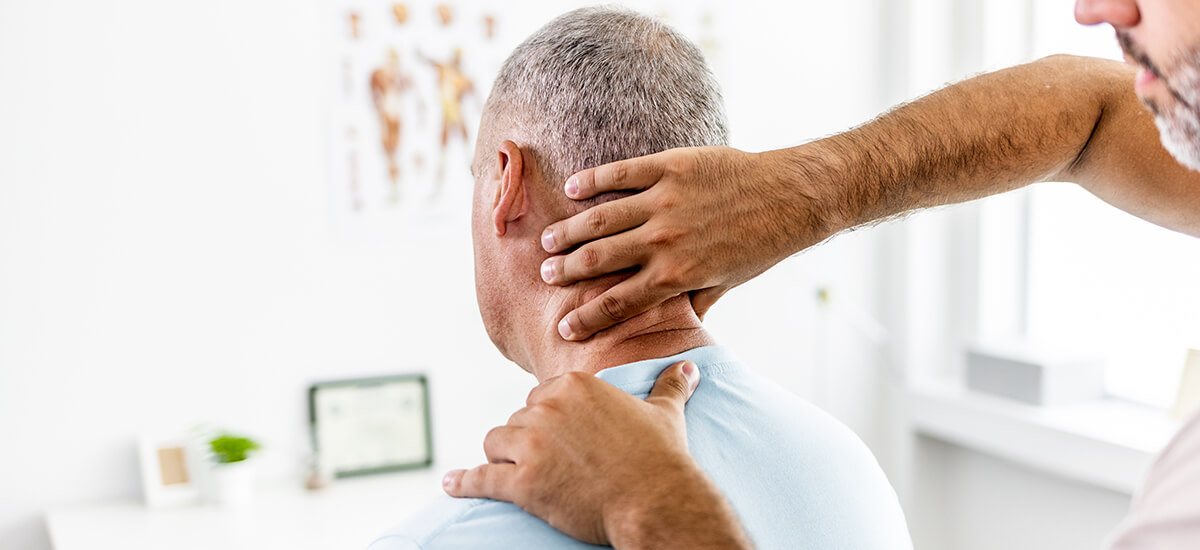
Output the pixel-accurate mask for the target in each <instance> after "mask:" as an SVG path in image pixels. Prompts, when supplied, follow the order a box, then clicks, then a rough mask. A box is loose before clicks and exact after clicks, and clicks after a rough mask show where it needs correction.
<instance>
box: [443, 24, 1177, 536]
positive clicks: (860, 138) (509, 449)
mask: <svg viewBox="0 0 1200 550" xmlns="http://www.w3.org/2000/svg"><path fill="white" fill-rule="evenodd" d="M1075 17H1076V19H1077V20H1078V21H1079V22H1080V23H1083V24H1087V25H1091V24H1099V23H1108V24H1110V25H1111V26H1112V27H1113V28H1114V29H1115V30H1116V33H1117V38H1118V40H1119V41H1120V43H1121V46H1122V48H1123V49H1124V50H1125V54H1126V57H1127V59H1128V60H1129V61H1130V64H1129V65H1132V66H1129V65H1123V64H1120V63H1115V62H1107V61H1102V60H1098V59H1087V58H1075V57H1064V56H1056V57H1051V58H1047V59H1043V60H1039V61H1037V62H1034V63H1029V64H1027V65H1021V66H1018V67H1013V68H1010V69H1006V70H1003V71H998V72H995V73H989V74H985V75H982V76H979V77H976V78H972V79H969V80H966V81H963V82H961V83H958V84H955V85H952V86H949V87H947V88H945V89H943V90H940V91H938V92H936V93H933V94H930V95H928V96H926V97H924V98H921V99H918V100H916V101H913V102H911V103H909V104H907V105H903V106H901V107H898V108H896V109H895V110H893V111H891V112H889V113H887V114H884V115H882V116H880V117H879V118H877V119H876V120H874V121H872V122H870V123H868V124H864V125H863V126H861V127H858V128H855V129H853V130H849V131H847V132H845V133H842V134H838V135H835V136H831V137H829V138H826V139H822V140H818V141H815V142H812V143H809V144H805V145H801V146H798V147H795V148H791V149H783V150H779V151H771V152H767V153H762V154H747V153H742V152H740V151H736V150H733V149H729V148H712V147H710V148H705V149H680V150H676V151H668V152H665V153H659V154H656V155H652V156H650V157H647V158H641V159H632V160H627V161H622V162H619V163H617V164H613V165H607V166H602V167H599V168H596V169H587V170H584V171H582V172H580V173H579V174H576V175H575V176H573V177H571V178H569V179H568V180H567V181H566V185H565V191H566V194H567V195H569V196H571V197H576V198H587V197H589V196H591V195H592V194H594V193H596V192H603V191H610V190H612V189H645V191H643V192H642V193H640V194H638V195H636V196H634V197H630V198H625V199H622V200H619V201H613V202H610V203H607V204H603V205H600V206H598V207H597V208H595V209H593V210H591V211H589V212H586V213H582V214H579V215H576V216H574V217H573V218H571V219H569V220H566V221H564V222H560V223H556V224H554V225H553V226H551V227H548V228H547V230H546V232H545V234H544V235H543V244H544V246H545V248H546V250H548V251H551V252H555V253H558V252H569V254H567V255H566V256H565V257H558V256H556V257H552V258H549V259H547V262H546V263H547V264H548V265H547V266H546V268H545V269H544V270H543V272H544V273H546V274H548V276H547V277H546V281H547V282H549V283H553V284H568V283H571V282H573V281H575V280H579V279H583V278H587V277H590V276H595V275H603V274H605V273H607V272H610V271H615V270H625V269H631V268H639V270H638V276H637V277H636V278H633V279H629V280H628V281H625V282H624V283H623V284H622V285H618V286H616V287H613V288H611V289H609V290H608V291H606V292H605V293H604V294H602V295H600V296H598V297H597V299H595V300H593V301H591V302H589V303H587V304H584V305H583V306H582V307H580V308H577V309H576V310H574V311H572V312H569V313H568V314H567V315H566V316H564V318H563V319H562V321H561V323H560V324H559V325H558V327H559V331H560V334H561V335H562V337H563V338H564V339H566V340H573V341H574V340H584V339H586V338H587V337H589V336H590V335H592V334H593V333H596V332H597V331H599V330H601V329H604V328H605V327H608V326H610V325H612V324H614V323H617V322H620V321H622V320H624V319H626V318H629V317H631V316H633V315H636V314H637V313H639V312H640V311H642V310H643V309H644V308H646V307H650V306H652V305H653V304H655V303H657V302H658V301H661V300H663V299H665V298H668V297H675V296H677V295H679V293H681V292H688V291H694V292H693V294H692V302H693V304H694V305H695V307H696V309H697V311H701V312H703V311H704V310H707V309H708V307H710V306H711V305H712V304H713V303H714V302H715V301H716V300H717V299H718V298H719V297H720V296H721V294H722V293H724V292H725V291H726V290H728V289H729V288H731V287H733V286H736V285H738V284H740V283H742V282H744V281H746V280H747V279H749V278H751V277H754V276H755V275H757V274H759V273H761V272H762V271H763V270H765V269H767V268H769V267H770V266H772V265H774V264H775V263H776V262H778V261H779V260H780V259H782V258H784V257H786V256H788V255H790V254H792V253H794V252H796V251H798V250H801V249H804V248H806V247H808V246H811V245H812V244H814V243H817V242H820V241H822V240H824V239H825V238H827V237H829V236H831V235H833V234H836V233H838V232H839V231H843V230H846V229H849V228H852V227H854V226H857V225H861V224H864V223H870V222H872V221H873V220H877V219H881V218H886V217H887V216H892V215H895V214H898V213H902V212H906V211H909V210H914V209H918V208H925V207H930V206H936V205H941V204H949V203H954V202H961V201H964V200H969V199H975V198H979V197H983V196H986V195H990V194H993V193H998V192H1002V191H1007V190H1010V189H1014V188H1017V187H1020V186H1023V185H1028V184H1030V183H1033V182H1037V181H1069V182H1075V183H1078V184H1079V185H1080V186H1082V187H1083V188H1085V189H1087V190H1088V191H1091V192H1092V193H1094V194H1095V195H1097V196H1098V197H1100V198H1102V199H1104V200H1105V201H1107V202H1109V203H1111V204H1113V205H1114V206H1116V207H1118V208H1121V209H1123V210H1126V211H1127V212H1129V213H1131V214H1134V215H1136V216H1139V217H1141V218H1143V219H1146V220H1149V221H1151V222H1154V223H1157V224H1159V225H1162V226H1164V227H1167V228H1170V229H1174V230H1176V231H1180V232H1183V233H1188V234H1191V235H1195V236H1200V172H1197V171H1200V2H1196V1H1195V0H1076V4H1075ZM1139 100H1140V103H1141V104H1139ZM1143 105H1144V106H1145V107H1146V108H1145V109H1143V108H1142V107H1143ZM1156 127H1157V131H1156ZM698 190H704V193H703V194H699V193H697V191H698ZM683 198H687V199H688V200H681V199H683ZM664 205H666V207H664ZM713 212H717V213H719V214H718V215H717V216H715V217H714V216H712V215H710V214H711V213H713ZM697 213H702V214H703V215H699V216H698V215H697ZM1063 214H1064V216H1067V217H1069V216H1070V213H1063ZM597 221H598V222H599V223H596V222H597ZM712 228H719V230H712ZM613 233H615V234H616V235H615V236H612V237H608V238H604V239H601V240H599V241H595V242H591V243H588V244H587V245H585V246H584V247H580V248H578V249H575V247H576V245H578V244H579V243H582V242H587V241H590V240H592V239H594V238H597V237H602V236H604V235H607V234H613ZM573 249H574V250H573ZM572 250H573V251H572ZM585 250H586V255H587V257H586V261H582V260H584V255H583V252H584V251H585ZM672 378H675V379H674V380H672ZM662 382H665V383H671V384H676V385H681V384H682V383H681V382H680V381H679V380H678V373H675V372H672V371H667V372H666V373H664V379H663V380H662ZM598 388H599V389H603V387H602V386H599V385H597V384H596V383H595V382H594V381H592V382H591V383H578V382H577V381H573V382H572V383H570V384H566V383H563V381H556V382H552V383H550V384H548V385H543V386H542V387H541V388H539V390H538V392H537V393H536V394H535V395H534V396H531V399H530V402H529V407H528V410H529V411H536V410H538V409H539V408H541V407H542V406H543V404H544V403H545V402H547V400H551V399H553V400H557V402H559V403H570V404H572V405H571V406H570V407H569V408H567V409H565V410H560V411H559V412H560V414H558V415H554V416H536V417H535V416H534V415H532V414H529V413H526V414H525V415H524V418H534V420H526V421H525V422H523V423H522V424H521V428H522V429H523V430H525V431H529V432H533V433H534V434H536V436H537V437H538V438H541V439H542V440H545V441H551V442H553V444H552V445H544V446H542V447H540V448H537V449H532V448H529V447H528V446H524V447H521V446H519V445H510V444H509V442H505V441H497V442H493V445H494V446H496V447H498V450H499V451H502V452H505V453H507V454H510V455H514V456H520V457H521V458H522V460H520V461H517V464H516V465H515V466H516V467H515V468H511V469H509V470H508V471H504V470H500V471H494V472H493V471H491V468H490V465H482V466H479V467H477V468H475V469H472V470H471V471H469V472H461V471H457V472H452V474H451V475H450V476H449V478H448V479H447V481H446V484H445V485H446V490H447V491H448V492H450V493H451V494H455V495H463V496H467V495H470V496H501V495H502V496H501V498H507V499H513V500H514V501H516V502H519V503H521V504H522V506H523V507H525V508H526V509H527V510H532V511H534V512H535V513H537V514H538V515H540V516H542V517H545V518H547V519H548V520H550V521H551V523H553V524H554V525H556V526H558V527H560V528H562V529H565V530H567V531H568V532H572V533H578V534H580V536H588V534H589V533H590V531H591V530H595V529H603V530H605V531H606V533H605V535H606V536H607V537H609V538H612V539H613V540H615V541H617V542H618V543H620V544H615V545H616V546H618V547H619V546H621V544H625V545H627V546H630V547H639V546H644V545H645V544H647V543H648V542H649V541H657V540H664V539H666V540H679V539H680V538H681V537H690V538H693V539H699V540H705V539H706V538H712V537H720V536H722V535H721V533H728V532H736V531H737V530H738V526H737V525H736V524H721V523H716V522H711V523H702V522H698V521H677V522H673V523H668V522H663V521H661V520H660V518H658V517H655V516H654V515H653V514H646V513H637V512H629V511H623V513H621V514H610V513H608V511H606V510H603V509H600V508H599V507H598V506H596V504H595V503H598V502H606V501H608V500H610V499H611V496H612V495H613V494H621V493H625V492H628V491H629V490H630V488H636V489H637V490H638V491H639V494H640V495H641V496H640V497H639V498H638V499H635V500H631V501H630V502H628V503H627V506H628V508H629V509H632V510H658V509H670V508H672V507H673V506H677V505H679V504H680V503H683V502H690V501H691V500H692V499H694V498H702V497H700V496H697V495H685V496H681V495H680V491H681V489H680V488H686V487H690V486H692V485H694V484H695V483H696V481H695V479H696V477H697V475H698V474H697V472H696V470H697V468H695V467H692V468H685V469H682V470H679V469H675V468H672V469H669V470H666V471H667V472H669V473H670V474H671V475H649V474H645V473H644V472H659V471H660V469H658V468H656V466H655V463H656V462H657V461H662V462H664V463H670V464H679V463H680V462H681V458H682V457H680V456H677V455H674V454H673V452H674V451H673V449H675V448H677V447H678V444H672V443H670V441H671V438H669V437H668V438H662V437H660V434H661V433H662V431H661V430H657V429H656V426H658V425H661V424H664V423H666V424H670V423H671V422H674V421H675V420H676V419H677V418H678V413H677V412H675V411H676V410H677V409H678V408H677V407H675V408H672V407H655V408H654V409H653V410H652V409H651V408H649V407H648V405H646V404H645V403H641V402H638V401H637V400H634V399H630V398H628V396H621V395H614V394H611V393H609V394H607V396H606V397H607V399H604V400H596V401H594V402H592V401H585V400H582V399H578V397H579V396H585V395H590V394H591V393H592V392H595V391H599V390H598ZM682 398H686V395H685V396H684V397H682ZM560 409H561V407H560ZM601 410H602V411H604V412H605V414H610V415H613V417H614V418H620V419H622V420H623V422H622V423H620V424H617V423H612V424H609V425H606V426H605V428H606V429H605V430H597V431H592V432H588V433H578V432H575V431H573V430H571V429H570V425H571V422H572V419H576V418H587V417H589V416H591V415H594V414H595V413H596V412H597V411H601ZM633 412H639V413H642V414H641V415H640V416H639V415H637V414H633ZM613 434H621V436H623V437H630V434H634V435H633V437H637V438H638V439H639V440H640V447H641V448H642V449H644V448H646V447H654V448H656V449H658V450H659V452H657V453H646V452H644V451H643V452H642V453H641V454H640V455H638V456H637V457H628V458H630V459H629V460H627V457H626V456H622V455H620V454H615V453H608V452H605V453H600V452H593V451H592V449H594V448H595V446H594V444H595V442H596V441H605V440H607V439H610V438H611V437H612V435H613ZM673 437H674V438H676V439H678V438H680V437H682V432H679V433H676V434H674V435H673ZM544 454H553V455H556V456H565V457H570V463H569V464H567V463H565V462H564V461H562V460H560V461H558V462H556V463H555V464H554V467H553V468H544V467H542V464H544V462H542V461H541V460H540V459H541V458H542V456H543V455H544ZM647 456H649V457H652V458H649V459H646V458H644V457H647ZM634 459H636V461H635V460H634ZM597 469H600V470H603V471H606V472H610V475H609V478H610V479H618V480H621V481H620V482H619V483H612V482H602V481H600V480H597V479H595V478H594V476H591V475H590V472H592V471H594V470H597ZM613 471H617V472H620V475H617V476H613V475H611V472H613ZM510 472H519V473H520V476H515V475H511V474H510ZM579 479H587V480H589V482H587V483H579V482H577V480H579ZM564 480H569V481H571V484H570V485H566V484H565V483H564ZM482 481H486V483H483V482H482ZM647 486H652V487H651V488H647ZM563 487H566V489H562V488H563ZM685 499H686V500H685ZM710 506H712V503H710ZM743 519H745V518H743ZM676 547H683V546H676ZM1112 548H1114V549H1120V550H1126V549H1129V550H1133V549H1161V550H1168V549H1179V550H1183V549H1188V550H1191V549H1195V548H1200V415H1197V416H1195V417H1193V418H1192V419H1191V420H1190V421H1188V422H1187V423H1185V424H1184V426H1183V427H1182V428H1181V429H1180V431H1179V434H1178V435H1177V436H1176V437H1175V439H1174V440H1173V441H1172V442H1171V444H1170V445H1169V446H1168V447H1167V448H1166V449H1165V450H1164V451H1163V453H1162V455H1161V456H1160V457H1159V459H1158V460H1157V462H1156V463H1155V465H1154V467H1153V468H1152V470H1151V472H1150V475H1149V476H1148V477H1147V479H1146V483H1145V485H1144V486H1143V488H1142V489H1141V491H1140V492H1139V494H1138V496H1137V497H1136V498H1135V500H1134V505H1133V510H1132V511H1131V513H1130V515H1129V518H1128V519H1127V521H1126V522H1125V523H1124V525H1123V526H1122V527H1121V528H1120V529H1119V530H1118V531H1117V533H1116V535H1115V536H1114V537H1113V538H1112Z"/></svg>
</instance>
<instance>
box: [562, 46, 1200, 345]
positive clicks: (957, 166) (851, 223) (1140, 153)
mask: <svg viewBox="0 0 1200 550" xmlns="http://www.w3.org/2000/svg"><path fill="white" fill-rule="evenodd" d="M1133 79H1134V69H1132V68H1131V67H1129V66H1127V65H1125V64H1123V63H1118V62H1114V61H1106V60H1099V59H1091V58H1082V57H1070V56H1054V57H1049V58H1046V59H1042V60H1039V61H1036V62H1034V63H1029V64H1026V65H1020V66H1017V67H1013V68H1010V69H1006V70H1003V71H998V72H994V73H989V74H984V75H981V76H978V77H975V78H972V79H969V80H965V81H963V82H960V83H958V84H954V85H951V86H948V87H946V88H944V89H942V90H939V91H937V92H934V93H932V94H930V95H928V96H925V97H922V98H920V99H917V100H915V101H912V102H910V103H907V104H905V105H902V106H900V107H897V108H896V109H893V110H892V111H890V112H888V113H886V114H884V115H882V116H880V117H879V118H877V119H875V120H873V121H871V122H869V123H867V124H864V125H862V126H860V127H858V128H855V129H852V130H850V131H847V132H845V133H842V134H839V135H835V136H832V137H829V138H825V139H821V140H818V141H815V142H811V143H808V144H805V145H801V146H797V147H793V148H790V149H782V150H778V151H769V152H766V153H757V154H753V153H744V152H741V151H738V150H736V149H731V148H727V147H708V148H685V149H674V150H670V151H665V152H662V153H658V154H655V155H650V156H647V157H642V158H639V159H631V160H627V161H621V162H616V163H612V164H608V165H604V166H601V167H597V168H594V169H589V170H584V171H582V172H580V173H578V174H576V175H575V176H574V177H572V178H570V179H569V180H568V182H567V185H566V190H567V194H568V195H569V196H571V197H572V198H578V199H583V198H588V197H590V196H593V195H595V194H599V193H603V192H606V191H614V190H619V189H645V190H644V191H642V192H641V193H639V194H637V195H633V196H631V197H626V198H623V199H620V200H616V201H611V202H608V203H604V204H601V205H599V206H596V207H594V208H591V209H589V210H587V211H584V212H582V213H580V214H577V215H575V216H574V217H572V218H569V219H567V220H564V221H561V222H558V223H555V224H553V225H551V226H549V227H548V228H547V229H546V232H545V233H544V234H543V239H542V240H543V246H544V247H545V248H546V249H547V251H549V252H565V251H567V250H569V249H571V248H572V247H575V246H577V245H579V244H581V243H586V244H583V245H582V246H580V247H579V248H578V249H576V250H574V251H572V252H570V253H569V254H566V255H560V256H554V257H552V258H550V259H548V260H547V262H548V265H547V267H548V268H549V269H546V270H543V273H548V274H549V278H548V279H547V282H549V283H552V284H569V283H572V282H575V281H578V280H582V279H587V278H592V277H596V276H600V275H603V274H606V273H610V272H614V271H618V270H622V269H627V268H631V267H638V268H639V270H638V272H637V273H636V274H635V275H634V276H633V277H630V278H629V279H627V280H626V281H623V282H622V283H621V284H619V285H616V286H614V287H613V288H611V289H610V290H608V291H607V292H605V293H604V294H602V295H600V296H599V297H597V298H596V299H593V300H591V301H589V302H588V303H586V304H584V305H582V306H580V307H579V308H578V309H576V310H574V311H572V312H570V313H568V314H567V315H566V316H565V317H564V318H563V320H562V322H561V323H560V324H559V331H560V333H561V334H562V335H563V337H564V338H566V339H568V340H582V339H585V338H588V337H590V336H591V335H592V334H594V333H595V332H597V331H599V330H602V329H605V328H607V327H609V326H612V325H613V324H615V323H617V322H620V321H623V320H625V319H628V318H630V317H632V316H634V315H637V314H639V313H641V312H643V311H645V310H646V309H648V308H650V307H653V306H654V305H656V304H659V303H661V302H662V301H664V300H666V299H668V298H670V297H672V296H677V295H679V294H681V293H683V292H692V302H693V304H694V305H695V307H696V310H697V313H699V314H701V315H703V314H704V313H705V312H706V311H707V310H708V308H709V307H711V306H712V305H713V304H714V303H715V302H716V300H717V299H718V298H719V297H720V296H721V295H722V294H724V292H725V291H727V290H729V289H730V288H732V287H734V286H737V285H739V284H741V283H742V282H745V281H747V280H749V279H751V278H753V277H755V276H757V275H758V274H760V273H762V272H763V271H765V270H766V269H768V268H770V267H771V266H773V265H775V264H776V263H778V262H779V261H780V260H782V259H783V258H786V257H787V256H789V255H792V254H795V253H796V252H799V251H801V250H804V249H806V248H808V247H810V246H812V245H814V244H817V243H819V242H821V241H823V240H825V239H827V238H829V237H831V236H833V235H835V234H837V233H838V232H841V231H844V230H847V229H851V228H854V227H857V226H861V225H864V224H870V223H872V222H876V221H879V220H886V219H888V218H890V217H894V216H897V215H901V214H904V213H906V212H910V211H913V210H916V209H921V208H927V207H931V206H937V205H944V204H951V203H958V202H963V201H968V200H972V199H977V198H981V197H984V196H988V195H992V194H996V193H1001V192H1004V191H1008V190H1012V189H1015V188H1018V187H1021V186H1024V185H1027V184H1029V183H1033V182H1039V181H1067V182H1075V183H1078V184H1080V185H1082V186H1083V187H1085V188H1087V189H1088V190H1090V191H1091V192H1093V193H1094V194H1096V195H1097V196H1099V197H1100V198H1101V199H1103V200H1105V201H1108V202H1109V203H1111V204H1113V205H1115V206H1117V207H1118V208H1121V209H1124V210H1126V211H1128V212H1130V213H1132V214H1134V215H1137V216H1140V217H1142V218H1145V219H1147V220H1149V221H1151V222H1154V223H1157V224H1160V225H1163V226H1165V227H1168V228H1172V229H1175V230H1177V231H1183V232H1186V233H1190V234H1193V235H1200V216H1197V215H1196V212H1198V211H1200V175H1198V174H1197V173H1195V172H1190V171H1188V170H1187V169H1186V168H1184V167H1183V166H1180V165H1179V164H1178V163H1176V162H1175V160H1174V159H1173V158H1171V156H1170V155H1169V154H1168V153H1167V152H1166V151H1165V150H1164V149H1163V147H1162V145H1161V144H1160V141H1159V138H1158V132H1157V129H1156V128H1155V126H1154V121H1153V118H1152V117H1151V116H1150V114H1149V113H1148V112H1147V111H1146V110H1145V109H1144V108H1143V107H1142V105H1141V103H1140V102H1139V100H1138V99H1137V97H1136V95H1134V92H1133ZM610 235H611V236H610ZM601 237H604V238H601ZM598 238H600V240H596V241H593V240H594V239H598ZM589 241H592V242H589Z"/></svg>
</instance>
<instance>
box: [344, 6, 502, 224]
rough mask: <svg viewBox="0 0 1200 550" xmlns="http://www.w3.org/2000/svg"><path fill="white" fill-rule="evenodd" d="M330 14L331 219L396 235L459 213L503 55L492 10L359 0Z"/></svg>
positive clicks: (468, 194)
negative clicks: (333, 79) (333, 24)
mask: <svg viewBox="0 0 1200 550" xmlns="http://www.w3.org/2000/svg"><path fill="white" fill-rule="evenodd" d="M338 17H339V19H340V20H339V21H338V22H337V29H336V32H337V35H336V42H335V44H336V48H335V51H336V54H335V55H336V56H337V62H338V64H339V67H338V73H339V74H338V75H337V87H336V90H334V91H333V95H334V98H333V101H334V108H333V110H332V113H333V117H332V128H331V130H332V132H333V140H332V147H333V152H332V159H331V161H332V162H331V171H332V180H333V208H334V210H335V212H334V217H335V218H336V221H337V223H338V225H341V226H343V227H342V228H343V229H348V230H350V231H353V232H355V233H362V232H370V233H373V234H377V235H387V234H391V235H396V234H398V233H402V232H406V229H407V230H412V229H414V228H415V227H416V225H415V224H421V225H423V224H429V223H439V221H440V220H444V219H446V218H455V219H462V218H463V217H465V216H466V215H467V210H468V209H469V206H468V205H469V204H470V197H471V189H472V184H473V181H472V179H471V175H470V170H469V167H470V161H471V157H472V153H473V149H474V145H475V137H476V136H475V132H476V130H477V127H478V125H479V114H480V111H481V109H482V107H483V102H484V100H485V99H486V97H487V94H488V92H489V91H490V88H491V84H492V83H491V79H492V78H493V76H494V75H495V73H496V71H497V70H499V65H500V63H502V62H503V60H504V58H503V57H502V56H500V55H499V54H500V52H499V51H498V48H497V47H496V44H495V43H496V41H497V30H498V24H499V22H498V21H497V19H496V15H495V14H493V13H492V12H491V11H489V10H488V9H486V3H483V2H476V3H438V2H374V1H372V2H367V1H364V2H357V3H344V4H342V5H341V6H340V13H339V14H338ZM510 47H511V46H510Z"/></svg>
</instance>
